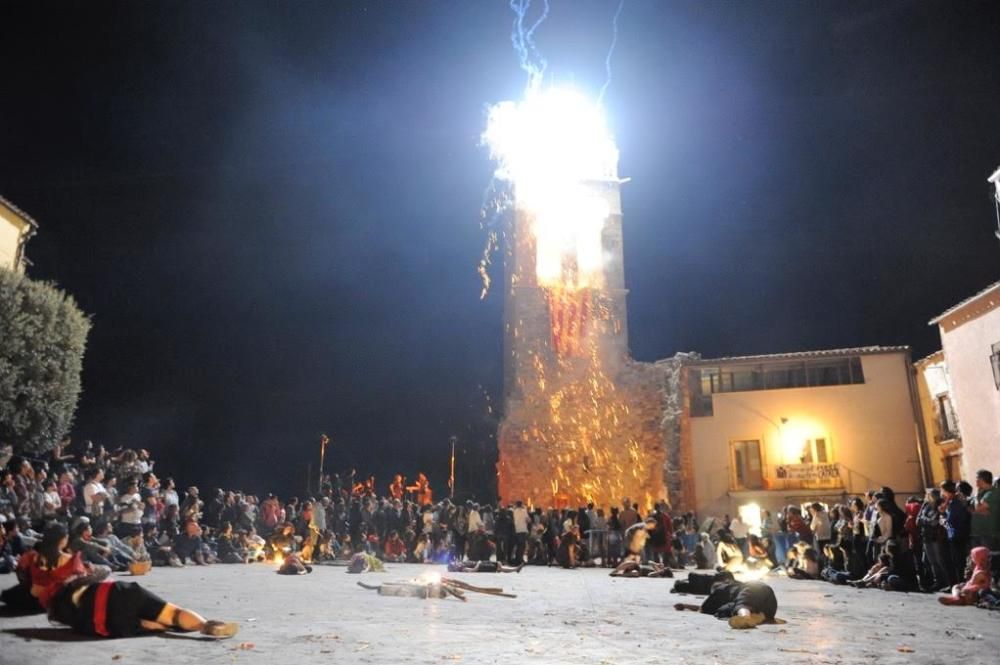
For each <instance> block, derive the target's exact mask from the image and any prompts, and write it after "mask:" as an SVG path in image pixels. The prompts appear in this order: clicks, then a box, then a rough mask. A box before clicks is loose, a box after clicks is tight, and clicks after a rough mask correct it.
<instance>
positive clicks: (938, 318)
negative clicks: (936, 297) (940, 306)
mask: <svg viewBox="0 0 1000 665" xmlns="http://www.w3.org/2000/svg"><path fill="white" fill-rule="evenodd" d="M996 288H1000V281H996V282H993V283H992V284H990V285H989V286H987V287H986V288H985V289H983V290H982V291H979V292H978V293H975V294H973V295H971V296H969V297H968V298H966V299H965V300H963V301H962V302H960V303H958V304H957V305H955V306H953V307H950V308H948V309H947V310H945V311H944V312H942V313H941V314H938V315H937V316H935V317H934V318H933V319H931V320H930V321H928V322H927V325H929V326H936V325H937V324H938V323H940V322H941V321H943V320H944V319H946V318H948V317H949V316H951V315H952V314H954V313H955V312H957V311H958V310H960V309H962V308H963V307H965V306H966V305H968V304H970V303H973V302H975V301H976V300H978V299H979V298H982V297H983V296H985V295H986V294H987V293H989V292H991V291H993V290H994V289H996Z"/></svg>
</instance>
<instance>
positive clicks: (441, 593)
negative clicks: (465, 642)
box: [358, 573, 517, 602]
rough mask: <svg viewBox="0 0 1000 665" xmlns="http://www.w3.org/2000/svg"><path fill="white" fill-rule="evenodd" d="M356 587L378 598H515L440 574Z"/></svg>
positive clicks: (465, 599)
mask: <svg viewBox="0 0 1000 665" xmlns="http://www.w3.org/2000/svg"><path fill="white" fill-rule="evenodd" d="M358 586H360V587H361V588H363V589H369V590H371V591H378V595H380V596H408V597H411V598H447V597H448V596H454V597H455V598H458V599H459V600H461V601H463V602H465V601H467V600H468V598H467V597H466V593H483V594H486V595H488V596H501V597H503V598H517V596H515V595H514V594H512V593H504V591H503V589H501V588H498V587H477V586H473V585H472V584H469V583H467V582H463V581H461V580H454V579H450V578H447V577H442V576H441V575H440V573H424V574H423V575H421V576H420V577H417V578H415V579H412V580H410V581H409V582H386V583H383V584H365V583H364V582H358Z"/></svg>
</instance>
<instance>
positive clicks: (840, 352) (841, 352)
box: [690, 346, 910, 365]
mask: <svg viewBox="0 0 1000 665" xmlns="http://www.w3.org/2000/svg"><path fill="white" fill-rule="evenodd" d="M909 350H910V347H908V346H859V347H855V348H850V349H825V350H820V351H793V352H791V353H773V354H764V355H758V356H727V357H725V358H702V359H701V360H695V361H691V362H690V364H694V365H718V364H720V363H731V362H752V361H755V360H760V361H765V360H805V359H808V358H841V357H845V356H866V355H872V354H876V353H905V352H909Z"/></svg>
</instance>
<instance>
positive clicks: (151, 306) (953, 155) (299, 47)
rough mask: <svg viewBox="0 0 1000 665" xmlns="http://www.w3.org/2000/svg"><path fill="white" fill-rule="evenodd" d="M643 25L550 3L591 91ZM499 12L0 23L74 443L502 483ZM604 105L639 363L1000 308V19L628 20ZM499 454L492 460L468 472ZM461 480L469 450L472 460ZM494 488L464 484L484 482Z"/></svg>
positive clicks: (27, 10)
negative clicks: (974, 302)
mask: <svg viewBox="0 0 1000 665" xmlns="http://www.w3.org/2000/svg"><path fill="white" fill-rule="evenodd" d="M616 8H617V2H615V1H614V0H606V1H602V2H596V1H588V2H582V1H578V0H572V1H571V0H562V1H558V0H555V1H554V2H553V7H552V12H551V14H550V16H549V18H548V20H547V21H546V22H545V23H544V24H543V25H542V26H541V27H540V28H539V30H538V32H537V34H536V37H537V42H538V46H539V48H540V50H541V51H542V52H543V53H544V54H545V55H546V56H547V58H548V61H549V72H550V73H551V74H552V75H553V77H554V79H555V80H557V81H561V82H575V83H576V84H577V85H579V86H581V87H583V88H584V89H587V90H590V91H596V90H597V89H599V88H600V86H601V84H603V82H604V57H605V54H606V52H607V49H608V44H609V42H610V38H611V17H612V15H613V14H614V11H615V9H616ZM511 19H512V15H511V14H510V12H509V10H508V9H507V7H506V3H505V2H503V1H500V0H498V1H496V2H485V1H480V0H476V1H470V0H465V1H460V2H416V1H413V2H404V1H398V2H353V3H347V2H341V3H337V2H332V1H324V2H289V1H280V2H279V1H273V2H256V1H252V0H244V1H242V2H206V1H204V0H198V1H197V2H125V3H121V4H112V3H101V2H97V3H94V2H80V3H71V2H64V1H59V2H39V1H38V0H32V1H30V2H5V3H3V5H2V6H0V86H2V87H0V91H2V92H0V99H2V103H0V194H2V195H4V196H6V197H7V198H9V199H11V200H12V201H14V202H15V203H16V204H17V205H19V206H21V207H22V208H24V209H25V210H26V211H28V212H29V213H30V214H32V215H33V216H34V217H35V218H36V219H38V221H39V222H40V224H41V233H40V235H39V236H38V237H37V238H35V239H34V240H33V241H32V242H31V244H30V246H29V256H30V257H31V259H32V260H33V262H34V266H33V268H32V269H31V274H32V276H34V277H36V278H44V279H51V280H55V281H56V282H58V283H59V284H60V285H61V286H63V287H64V288H66V289H67V290H68V291H70V292H71V293H72V294H73V295H74V296H75V297H76V298H77V299H78V301H79V303H80V305H81V306H82V307H83V308H84V310H86V311H87V312H88V313H90V314H92V315H93V321H94V328H93V332H92V333H91V337H90V344H89V349H88V352H87V357H86V361H85V370H84V392H83V397H82V400H81V404H80V410H79V412H78V414H77V426H76V428H75V436H76V437H77V438H93V439H94V440H95V441H98V442H103V443H105V444H106V445H109V446H117V445H130V446H145V447H149V448H151V449H152V450H153V452H154V454H155V455H156V456H157V457H158V458H159V459H160V461H161V465H162V466H163V467H164V470H169V471H173V472H174V474H175V475H176V476H177V477H178V479H179V480H180V482H181V483H185V484H186V483H188V482H198V483H203V484H206V485H210V484H216V483H225V484H227V485H242V486H247V487H250V488H254V489H263V488H265V487H275V488H278V489H282V490H285V489H289V488H293V487H296V486H297V485H301V484H302V482H303V479H304V477H305V471H306V470H305V467H306V463H307V462H308V461H312V462H313V465H314V468H315V464H316V461H315V457H316V455H315V452H316V445H317V444H316V438H317V436H318V433H319V432H321V431H326V432H328V433H329V434H330V435H331V436H332V437H333V440H334V443H333V447H332V448H331V449H330V455H331V458H332V460H333V461H332V463H331V464H330V467H331V468H338V467H345V466H347V465H349V464H356V465H357V466H358V468H359V469H364V470H372V471H373V472H375V473H377V474H379V476H380V479H383V478H384V476H385V474H387V473H389V472H390V471H391V470H394V469H396V468H400V469H403V470H406V471H408V472H410V473H411V474H412V473H413V472H414V471H416V470H417V469H420V468H422V469H425V470H428V471H429V472H430V473H431V474H432V479H435V480H436V482H437V485H438V486H439V487H440V486H441V485H442V484H443V480H444V478H445V477H446V474H447V449H448V443H447V441H448V436H449V435H451V434H457V435H459V436H460V440H461V449H465V450H467V453H466V456H465V457H466V459H468V460H470V461H469V462H468V464H469V465H473V466H474V465H475V464H479V468H480V471H481V470H482V469H483V468H487V467H488V463H489V460H486V459H483V450H482V446H481V444H476V443H475V442H474V441H473V440H475V439H481V438H482V432H483V431H484V430H485V429H488V425H489V423H488V421H486V420H484V417H483V414H484V404H485V401H484V393H489V394H491V395H494V396H495V395H496V394H497V392H498V390H499V386H500V380H501V376H500V343H501V341H500V340H501V314H502V313H501V309H500V298H499V297H497V296H498V293H494V294H492V295H491V297H490V298H488V299H487V301H486V302H480V300H479V288H480V286H479V283H478V280H477V277H476V274H475V265H476V261H477V258H478V255H479V252H480V250H481V248H482V244H483V234H482V232H481V231H480V229H479V226H478V221H479V218H478V210H479V206H480V203H481V199H482V194H483V189H484V186H485V185H486V183H487V182H488V180H489V177H490V173H491V170H492V167H491V164H490V163H489V161H488V159H487V155H486V153H485V151H484V150H483V149H482V148H480V147H479V146H478V145H477V143H478V135H479V133H480V131H481V130H482V127H483V124H484V119H485V110H486V106H487V104H489V103H491V102H496V101H499V100H502V99H511V98H517V97H518V96H519V94H520V92H521V89H522V87H523V85H524V81H525V79H524V76H523V74H522V72H520V70H519V69H518V66H517V60H516V57H515V55H514V53H513V51H512V49H511V46H510V25H511ZM613 72H614V78H613V81H612V83H611V86H610V88H609V89H608V93H607V96H606V103H607V107H608V112H609V116H610V119H611V123H612V125H613V130H614V132H615V134H616V136H617V140H618V144H619V148H620V149H621V165H620V171H621V173H622V175H624V176H631V177H632V178H633V180H632V182H631V183H630V184H628V185H627V186H626V187H625V190H624V194H623V197H624V212H625V253H626V279H627V281H628V286H629V287H630V289H631V293H630V305H629V306H630V309H629V325H630V328H631V347H632V351H633V354H634V355H635V357H637V358H639V359H642V360H654V359H657V358H662V357H666V356H669V355H672V354H673V353H674V352H676V351H681V350H697V351H700V352H701V353H702V354H704V355H706V356H711V355H726V354H749V353H767V352H784V351H794V350H804V349H817V348H831V347H845V346H855V345H869V344H909V345H912V346H913V347H914V353H915V356H917V357H919V356H921V355H923V354H926V353H929V352H930V351H933V350H934V349H936V348H937V346H936V345H937V344H938V340H937V333H936V331H935V330H934V329H932V328H930V327H928V326H927V325H926V324H927V321H928V319H930V318H931V317H932V316H934V315H936V314H938V313H939V312H940V311H942V310H944V309H945V308H947V307H949V306H950V305H952V304H954V303H956V302H958V301H959V300H961V299H963V298H965V297H967V296H969V295H971V294H972V293H973V292H975V291H977V290H979V289H981V288H982V287H984V286H986V285H987V284H989V283H991V282H993V281H995V280H996V279H997V278H998V270H997V264H998V259H1000V254H998V252H1000V246H998V243H997V241H996V239H995V238H994V237H993V235H992V229H993V225H994V223H995V222H994V217H993V215H994V213H993V207H992V203H991V201H990V198H989V190H988V185H987V183H986V182H985V179H986V177H987V176H988V175H989V174H990V173H991V172H992V170H993V168H995V167H996V166H997V164H1000V3H996V2H971V1H970V2H961V3H955V2H930V1H921V2H902V1H896V2H862V3H854V2H808V3H807V2H791V1H788V2H746V3H734V2H703V1H699V2H666V1H664V2H660V1H656V0H648V1H644V0H627V2H626V6H625V10H624V12H623V14H622V16H621V19H620V37H619V41H618V48H617V51H616V53H615V56H614V61H613ZM477 446H479V447H477ZM461 449H460V450H461ZM468 473H471V472H468Z"/></svg>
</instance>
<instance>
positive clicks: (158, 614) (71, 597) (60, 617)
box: [31, 524, 239, 637]
mask: <svg viewBox="0 0 1000 665" xmlns="http://www.w3.org/2000/svg"><path fill="white" fill-rule="evenodd" d="M68 544H69V535H68V534H67V531H66V527H65V526H63V525H61V524H54V525H52V526H50V527H49V528H48V529H46V531H45V535H44V536H43V537H42V540H41V542H39V543H38V546H37V547H36V551H37V555H36V556H35V558H34V561H32V564H31V595H32V596H34V597H35V598H37V599H38V602H39V604H40V605H41V606H42V607H43V608H45V609H47V610H48V613H49V618H50V619H51V620H53V621H57V622H59V623H64V624H66V625H68V626H71V627H72V628H73V629H74V630H75V631H77V632H79V633H83V634H85V635H99V636H101V637H129V636H132V635H138V634H141V633H144V632H159V631H166V630H179V631H184V632H190V631H197V632H200V633H201V634H203V635H209V636H212V637H231V636H233V635H235V634H236V631H237V630H238V629H239V627H238V626H237V625H236V624H235V623H224V622H222V621H206V620H205V619H204V618H203V617H202V616H201V615H199V614H197V613H195V612H192V611H191V610H187V609H184V608H181V607H178V606H176V605H172V604H171V603H168V602H166V601H164V600H163V599H162V598H160V597H159V596H157V595H156V594H154V593H152V592H151V591H148V590H146V589H144V588H143V587H141V586H139V585H138V584H135V583H133V582H112V581H98V580H97V579H96V577H95V575H94V574H93V573H94V570H93V569H92V568H88V567H87V566H86V565H85V564H84V563H83V561H82V559H81V558H80V554H79V553H77V554H69V553H68V552H67V551H66V547H67V545H68ZM105 575H106V573H105Z"/></svg>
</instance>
